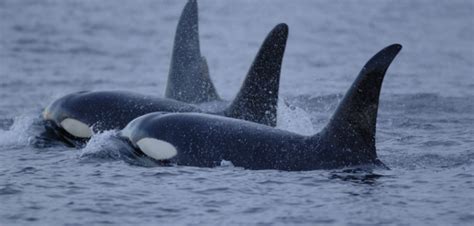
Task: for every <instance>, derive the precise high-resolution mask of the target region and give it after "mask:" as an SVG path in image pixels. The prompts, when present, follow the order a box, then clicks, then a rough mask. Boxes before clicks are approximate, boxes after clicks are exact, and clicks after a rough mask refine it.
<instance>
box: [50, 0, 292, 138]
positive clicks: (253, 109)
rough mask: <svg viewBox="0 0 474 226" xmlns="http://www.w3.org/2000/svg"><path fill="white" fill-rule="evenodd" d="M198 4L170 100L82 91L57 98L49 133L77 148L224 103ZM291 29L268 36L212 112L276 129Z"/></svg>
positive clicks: (178, 57) (178, 53)
mask: <svg viewBox="0 0 474 226" xmlns="http://www.w3.org/2000/svg"><path fill="white" fill-rule="evenodd" d="M197 16H198V15H197V2H196V1H194V0H190V1H188V3H187V4H186V6H185V8H184V9H183V13H182V15H181V17H180V21H179V23H178V26H177V31H176V37H175V42H174V49H173V54H172V60H171V67H170V73H169V78H168V83H167V88H166V94H165V98H160V97H155V96H151V95H143V94H139V93H133V92H125V91H96V92H78V93H72V94H69V95H66V96H64V97H61V98H59V99H57V100H55V101H54V102H53V103H51V104H50V105H49V106H48V107H46V108H45V110H44V112H43V119H44V120H45V122H46V127H47V129H48V130H50V131H51V130H52V131H53V132H54V133H56V134H58V135H59V136H60V138H62V139H64V141H66V142H67V143H70V144H72V145H79V144H82V143H84V141H86V140H87V139H88V138H90V137H91V136H92V135H93V134H94V133H96V132H101V131H105V130H112V129H122V128H124V127H125V126H126V125H127V123H129V122H130V121H131V120H132V119H135V118H136V117H139V116H141V115H144V114H147V113H150V112H157V111H161V112H203V110H202V109H201V108H199V106H198V105H195V104H197V103H202V102H207V101H219V100H220V98H219V96H218V94H217V93H216V90H215V87H214V85H213V84H212V81H211V80H210V77H209V74H208V69H207V64H206V61H205V59H204V58H203V57H202V56H201V53H200V49H199V31H198V17H197ZM287 38H288V26H287V25H286V24H279V25H277V26H275V28H274V29H273V30H272V31H271V32H270V33H269V34H268V36H267V37H266V39H265V40H264V42H263V44H262V46H261V47H260V50H259V52H258V53H257V55H256V57H255V60H254V62H253V64H252V66H251V67H250V69H249V72H248V74H247V77H246V79H245V81H244V83H243V85H242V87H241V89H240V91H239V93H238V94H237V96H236V98H235V99H234V101H233V102H231V103H230V104H229V106H228V107H227V108H225V109H217V110H215V111H211V112H208V113H213V114H218V115H223V116H227V117H232V118H239V119H244V120H249V121H253V122H257V123H262V124H265V125H269V126H275V125H276V111H277V102H278V90H279V80H280V70H281V64H282V60H283V55H284V51H285V47H286V41H287Z"/></svg>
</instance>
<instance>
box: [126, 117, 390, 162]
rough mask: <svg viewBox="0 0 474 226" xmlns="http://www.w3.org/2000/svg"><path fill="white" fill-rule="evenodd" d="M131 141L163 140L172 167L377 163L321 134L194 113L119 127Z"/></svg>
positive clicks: (144, 118)
mask: <svg viewBox="0 0 474 226" xmlns="http://www.w3.org/2000/svg"><path fill="white" fill-rule="evenodd" d="M125 130H129V131H130V137H129V140H130V141H131V143H133V144H134V143H136V142H138V141H139V140H140V139H142V138H145V137H153V138H156V139H159V140H163V141H166V142H168V143H170V144H172V145H173V146H175V148H176V149H177V150H178V154H177V156H175V157H173V158H172V159H169V161H170V162H171V163H172V164H178V165H186V166H198V167H215V166H219V165H220V164H221V161H222V160H227V161H231V162H232V164H233V165H234V166H237V167H243V168H246V169H255V170H258V169H278V170H288V171H300V170H315V169H333V168H338V167H341V166H345V167H350V166H358V165H362V164H375V165H380V164H381V162H380V161H379V160H378V159H377V158H376V156H366V155H360V156H354V155H348V154H347V153H344V152H345V151H344V150H337V149H336V147H337V146H338V143H337V141H336V140H333V139H322V137H324V136H325V134H324V132H323V133H320V134H317V135H315V136H302V135H299V134H295V133H291V132H288V131H284V130H280V129H275V128H272V127H269V126H265V125H261V124H257V123H252V122H247V121H243V120H238V119H231V118H226V117H221V116H214V115H208V114H200V113H169V114H163V113H151V114H148V115H145V116H142V117H140V118H138V119H136V120H134V121H132V122H131V123H130V124H129V125H128V126H127V127H126V128H125V129H124V131H125Z"/></svg>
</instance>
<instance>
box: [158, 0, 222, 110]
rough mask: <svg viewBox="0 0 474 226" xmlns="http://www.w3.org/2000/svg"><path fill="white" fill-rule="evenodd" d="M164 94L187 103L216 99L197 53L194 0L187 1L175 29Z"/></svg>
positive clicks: (195, 3) (197, 32) (206, 69)
mask: <svg viewBox="0 0 474 226" xmlns="http://www.w3.org/2000/svg"><path fill="white" fill-rule="evenodd" d="M165 97H167V98H172V99H175V100H179V101H183V102H187V103H202V102H209V101H214V100H219V95H218V94H217V92H216V89H215V87H214V85H213V84H212V81H211V78H210V77H209V70H208V68H207V63H206V60H205V59H204V58H203V57H202V56H201V50H200V47H199V26H198V6H197V1H196V0H189V1H188V3H187V4H186V6H185V7H184V9H183V12H182V13H181V17H180V19H179V22H178V26H177V28H176V34H175V39H174V46H173V53H172V57H171V65H170V71H169V74H168V82H167V84H166V92H165Z"/></svg>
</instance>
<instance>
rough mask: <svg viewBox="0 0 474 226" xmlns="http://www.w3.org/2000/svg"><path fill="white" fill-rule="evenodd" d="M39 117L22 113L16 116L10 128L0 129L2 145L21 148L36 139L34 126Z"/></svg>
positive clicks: (0, 142)
mask: <svg viewBox="0 0 474 226" xmlns="http://www.w3.org/2000/svg"><path fill="white" fill-rule="evenodd" d="M36 119H37V117H33V116H32V115H21V116H18V117H15V118H14V120H13V124H12V125H11V126H10V128H9V129H8V130H0V147H9V148H21V147H24V146H27V145H29V144H30V143H31V141H32V139H34V136H35V135H34V129H33V128H34V127H35V125H36V124H37V120H36Z"/></svg>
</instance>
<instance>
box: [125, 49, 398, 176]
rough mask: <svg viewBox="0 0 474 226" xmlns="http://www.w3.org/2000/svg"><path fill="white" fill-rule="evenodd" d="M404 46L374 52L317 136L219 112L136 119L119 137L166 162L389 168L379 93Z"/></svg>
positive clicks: (298, 168) (290, 167)
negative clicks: (379, 139) (380, 139)
mask: <svg viewBox="0 0 474 226" xmlns="http://www.w3.org/2000/svg"><path fill="white" fill-rule="evenodd" d="M401 48H402V46H401V45H399V44H393V45H390V46H388V47H386V48H384V49H383V50H381V51H380V52H378V53H377V54H376V55H375V56H373V57H372V58H371V59H370V60H369V61H368V62H367V63H366V64H365V66H364V67H363V68H362V70H361V72H360V74H359V75H358V77H357V79H356V80H355V82H354V83H353V84H352V86H351V87H350V89H349V91H348V92H347V93H346V94H345V96H344V97H343V99H342V100H341V102H340V104H339V106H338V108H337V109H336V111H335V113H334V114H333V116H332V118H331V119H330V121H329V123H328V124H327V126H326V127H325V128H324V129H322V131H321V132H320V133H317V134H315V135H312V136H303V135H299V134H295V133H292V132H289V131H284V130H280V129H276V128H272V127H269V126H266V125H262V124H257V123H254V122H249V121H244V120H239V119H232V118H226V117H221V116H216V115H209V114H203V113H164V112H158V113H151V114H147V115H144V116H141V117H139V118H136V119H134V120H133V121H131V122H130V123H129V124H128V125H127V126H126V127H125V128H124V129H123V130H122V131H121V132H120V136H121V137H122V138H124V139H125V140H126V141H127V142H128V143H130V144H131V145H132V146H133V147H134V148H135V149H136V150H137V153H141V154H142V155H146V156H148V157H150V158H152V159H155V160H157V161H158V162H161V163H163V164H165V165H168V164H174V165H186V166H197V167H215V166H219V165H220V164H221V162H222V161H224V160H225V161H230V162H232V164H233V165H234V166H236V167H243V168H246V169H256V170H257V169H277V170H286V171H302V170H317V169H336V168H345V167H360V166H380V167H385V165H384V164H383V163H382V162H381V161H380V160H379V159H378V157H377V153H376V147H375V132H376V122H377V111H378V105H379V96H380V91H381V87H382V81H383V78H384V76H385V73H386V71H387V69H388V67H389V66H390V64H391V63H392V61H393V60H394V59H395V57H396V55H397V54H398V53H399V51H400V50H401Z"/></svg>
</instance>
